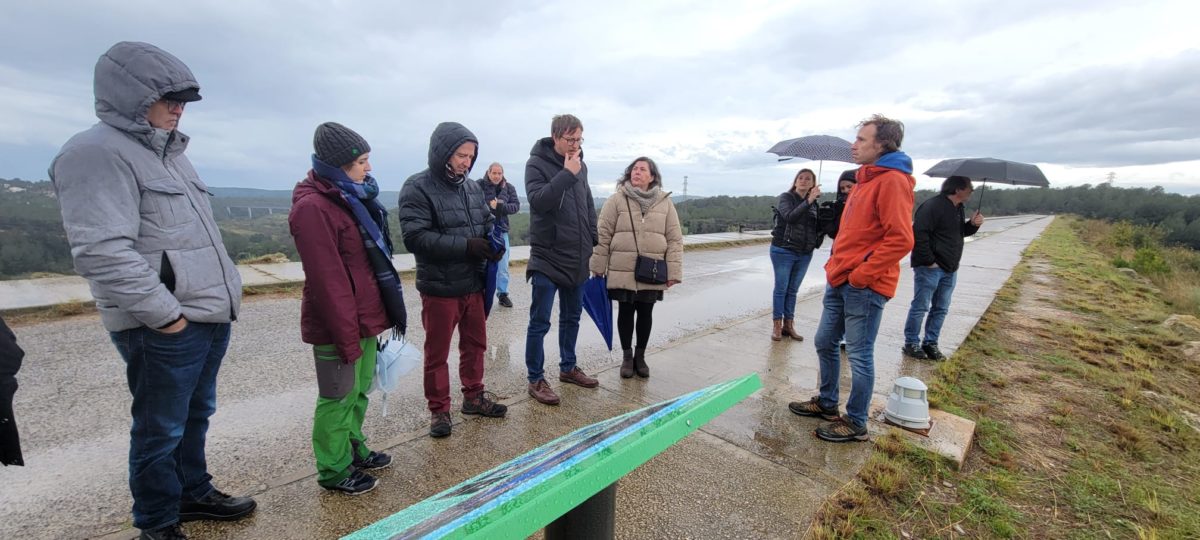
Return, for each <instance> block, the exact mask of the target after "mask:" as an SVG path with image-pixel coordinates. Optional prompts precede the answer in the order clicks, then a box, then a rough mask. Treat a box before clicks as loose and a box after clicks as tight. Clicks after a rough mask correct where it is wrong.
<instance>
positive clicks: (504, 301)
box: [496, 293, 512, 307]
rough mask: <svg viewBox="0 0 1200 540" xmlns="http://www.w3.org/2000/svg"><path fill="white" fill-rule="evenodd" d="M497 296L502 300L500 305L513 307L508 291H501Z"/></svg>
mask: <svg viewBox="0 0 1200 540" xmlns="http://www.w3.org/2000/svg"><path fill="white" fill-rule="evenodd" d="M496 298H497V299H498V300H500V305H502V306H504V307H512V300H509V299H508V293H500V294H498V295H496Z"/></svg>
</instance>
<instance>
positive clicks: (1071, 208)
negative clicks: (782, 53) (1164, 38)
mask: <svg viewBox="0 0 1200 540" xmlns="http://www.w3.org/2000/svg"><path fill="white" fill-rule="evenodd" d="M212 190H213V192H214V194H215V196H214V197H213V199H212V201H211V203H212V206H213V209H214V214H216V216H217V222H218V225H219V226H220V228H221V234H222V236H223V238H224V240H225V245H226V247H227V248H228V249H229V253H230V255H231V256H233V257H234V258H236V259H238V260H246V259H250V258H254V257H258V256H261V255H266V254H270V253H283V254H285V255H287V256H288V257H289V258H291V259H292V260H297V259H296V249H295V246H294V244H293V243H292V238H291V235H290V234H289V232H288V226H287V212H288V209H289V208H290V207H291V191H289V190H266V189H249V188H220V187H218V188H212ZM982 193H983V191H982V190H976V195H975V196H974V197H973V198H972V200H971V201H968V202H967V205H966V206H967V208H968V212H973V211H974V210H975V209H976V208H977V207H978V204H979V203H978V200H979V196H980V195H981V194H982ZM933 195H934V192H933V191H918V192H917V193H916V202H917V204H920V203H921V202H922V201H924V200H925V199H927V198H929V197H932V196H933ZM380 197H381V199H382V200H383V201H384V202H385V204H386V205H387V206H388V208H389V211H391V227H392V237H393V240H394V241H395V244H396V249H397V250H398V251H403V242H402V240H401V231H400V227H399V224H398V223H397V221H396V212H395V209H396V198H397V197H398V193H397V192H395V191H390V192H384V193H383V194H382V195H381V196H380ZM674 199H675V201H676V207H677V208H678V210H679V219H680V222H681V224H682V225H683V228H684V232H685V234H701V233H711V232H724V231H730V230H738V229H739V228H742V229H746V230H753V229H767V228H770V226H771V206H772V205H774V204H775V200H776V198H775V197H773V196H760V197H727V196H719V197H703V198H701V197H689V198H688V200H686V201H684V200H682V196H676V197H674ZM596 203H597V204H598V205H602V204H603V203H604V199H597V201H596ZM983 213H984V214H985V215H987V216H1003V215H1012V214H1028V213H1042V214H1053V213H1072V214H1078V215H1081V216H1084V217H1089V218H1098V219H1107V220H1110V221H1129V222H1131V223H1134V224H1138V225H1152V226H1154V227H1155V229H1156V230H1158V231H1160V232H1161V234H1162V235H1163V239H1164V240H1165V241H1166V242H1168V243H1173V244H1180V245H1184V246H1188V247H1191V248H1193V249H1200V195H1193V196H1190V197H1185V196H1183V195H1178V194H1173V193H1165V192H1164V191H1163V190H1162V188H1151V189H1144V188H1135V189H1126V188H1118V187H1112V186H1107V185H1100V186H1095V187H1093V186H1074V187H1067V188H1057V189H1006V190H994V189H989V190H987V192H986V199H985V202H984V207H983ZM510 220H511V222H512V228H511V231H510V236H511V239H512V243H513V245H526V244H528V243H529V214H528V204H526V201H525V200H523V199H522V213H521V214H517V215H515V216H512V217H511V218H510ZM41 272H53V273H61V274H70V273H73V270H72V264H71V254H70V249H69V247H68V245H67V239H66V233H64V232H63V228H62V223H61V217H60V212H59V207H58V200H57V199H56V198H55V196H54V190H53V187H52V186H51V184H50V183H49V182H47V181H39V182H30V181H27V180H20V179H12V180H5V179H0V279H12V278H16V277H24V276H29V275H32V274H37V273H41Z"/></svg>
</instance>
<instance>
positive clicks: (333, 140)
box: [313, 122, 371, 167]
mask: <svg viewBox="0 0 1200 540" xmlns="http://www.w3.org/2000/svg"><path fill="white" fill-rule="evenodd" d="M313 150H314V151H315V152H316V154H317V159H319V160H321V161H324V162H325V163H328V164H330V165H333V166H334V167H341V166H343V165H346V164H347V163H350V162H352V161H354V160H356V159H358V156H361V155H363V154H365V153H367V152H370V151H371V145H369V144H367V140H366V139H364V138H362V135H359V134H358V133H355V132H354V130H353V129H350V128H348V127H346V126H343V125H341V124H339V123H337V122H325V123H324V124H321V125H319V126H317V132H316V133H315V134H314V135H313Z"/></svg>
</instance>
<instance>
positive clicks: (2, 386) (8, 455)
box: [0, 317, 25, 466]
mask: <svg viewBox="0 0 1200 540" xmlns="http://www.w3.org/2000/svg"><path fill="white" fill-rule="evenodd" d="M22 358H25V351H22V350H21V347H20V346H18V345H17V336H16V335H15V334H13V331H12V330H10V329H9V328H8V325H7V324H5V322H4V318H3V317H0V465H5V466H8V465H24V464H25V461H23V460H22V458H21V438H20V437H19V436H18V434H17V419H16V416H15V415H14V414H13V395H14V394H16V393H17V371H18V370H20V369H21V359H22Z"/></svg>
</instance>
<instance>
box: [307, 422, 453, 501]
mask: <svg viewBox="0 0 1200 540" xmlns="http://www.w3.org/2000/svg"><path fill="white" fill-rule="evenodd" d="M442 414H447V416H449V415H448V413H442ZM448 433H449V432H447V434H448ZM377 484H379V480H378V479H376V478H375V477H374V476H371V475H369V474H367V473H365V472H362V471H360V470H357V469H355V470H354V472H352V473H350V476H347V477H345V478H343V479H342V481H341V482H338V483H336V484H333V485H331V486H327V485H324V484H321V487H323V488H325V489H328V490H329V491H340V492H342V493H345V494H347V495H362V494H363V493H366V492H368V491H371V490H372V489H375V486H376V485H377Z"/></svg>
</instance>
